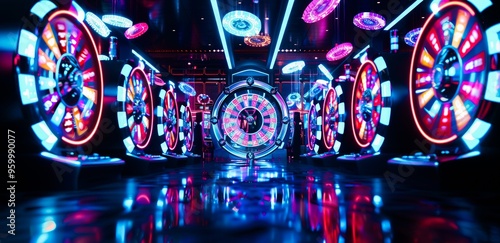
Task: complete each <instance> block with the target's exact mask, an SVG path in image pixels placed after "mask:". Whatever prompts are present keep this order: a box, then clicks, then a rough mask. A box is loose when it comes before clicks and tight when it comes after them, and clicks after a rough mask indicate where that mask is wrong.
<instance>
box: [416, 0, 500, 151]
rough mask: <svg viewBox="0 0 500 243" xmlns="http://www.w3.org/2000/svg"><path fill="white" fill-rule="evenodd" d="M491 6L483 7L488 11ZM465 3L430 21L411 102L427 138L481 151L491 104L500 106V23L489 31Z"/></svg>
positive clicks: (450, 5) (418, 48)
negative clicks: (498, 58)
mask: <svg viewBox="0 0 500 243" xmlns="http://www.w3.org/2000/svg"><path fill="white" fill-rule="evenodd" d="M486 7H487V5H479V6H478V8H477V9H481V11H483V10H484V9H485V8H486ZM477 9H476V8H475V7H474V6H472V5H470V4H468V3H464V2H449V3H446V4H444V5H443V6H441V8H440V10H439V11H438V12H439V15H434V14H433V15H431V16H430V17H429V18H428V19H427V21H426V22H425V24H424V26H423V28H422V30H421V33H420V38H419V39H418V41H417V43H416V46H415V49H414V52H413V58H412V66H411V71H410V84H409V87H410V100H411V110H412V114H413V118H414V120H415V123H416V125H417V128H418V130H419V132H420V133H421V134H422V136H423V137H424V138H426V139H427V140H429V141H430V142H432V143H433V144H436V145H438V146H442V147H452V146H453V147H456V146H457V145H459V144H461V141H462V142H463V143H464V144H465V145H466V149H473V148H474V147H476V146H477V145H478V144H479V142H480V139H481V138H482V137H483V136H484V135H485V134H486V132H487V131H488V130H489V128H490V127H491V124H490V123H489V122H487V121H486V120H485V119H486V117H487V116H488V114H490V110H491V102H490V101H494V102H498V101H499V96H500V94H498V92H497V90H498V87H500V81H499V72H498V67H496V70H491V69H492V67H491V66H490V64H489V63H490V59H491V60H493V58H490V56H489V55H498V53H499V52H500V50H499V48H498V47H497V45H498V43H499V37H498V35H497V33H498V32H499V30H500V25H499V24H496V25H494V26H492V27H490V28H489V29H487V30H486V31H484V27H485V26H483V24H482V21H481V20H480V19H479V18H478V15H479V11H478V10H477Z"/></svg>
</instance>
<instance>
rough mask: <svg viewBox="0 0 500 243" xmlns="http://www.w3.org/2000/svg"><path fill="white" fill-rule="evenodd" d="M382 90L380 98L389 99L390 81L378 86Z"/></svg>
mask: <svg viewBox="0 0 500 243" xmlns="http://www.w3.org/2000/svg"><path fill="white" fill-rule="evenodd" d="M380 86H381V88H382V90H381V91H382V92H381V93H382V94H381V95H382V97H391V82H390V81H385V82H382V83H381V84H380Z"/></svg>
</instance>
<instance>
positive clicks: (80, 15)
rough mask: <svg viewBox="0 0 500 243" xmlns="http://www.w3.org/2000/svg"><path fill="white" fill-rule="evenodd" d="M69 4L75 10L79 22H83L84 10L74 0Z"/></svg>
mask: <svg viewBox="0 0 500 243" xmlns="http://www.w3.org/2000/svg"><path fill="white" fill-rule="evenodd" d="M71 5H72V6H73V8H74V9H75V11H76V16H77V19H78V21H80V23H83V21H84V20H85V11H84V10H83V8H82V7H80V5H78V3H76V2H75V1H73V2H71Z"/></svg>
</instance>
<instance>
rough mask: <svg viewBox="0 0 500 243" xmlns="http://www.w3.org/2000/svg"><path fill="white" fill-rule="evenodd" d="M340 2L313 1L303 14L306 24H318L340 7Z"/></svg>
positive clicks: (332, 0) (327, 0) (330, 0)
mask: <svg viewBox="0 0 500 243" xmlns="http://www.w3.org/2000/svg"><path fill="white" fill-rule="evenodd" d="M339 3H340V0H313V1H311V3H309V5H307V7H306V9H305V10H304V12H303V13H302V19H303V20H304V22H306V23H308V24H310V23H315V22H318V21H320V20H322V19H324V18H325V17H326V16H328V15H329V14H330V13H331V12H333V10H335V8H336V7H337V6H338V5H339Z"/></svg>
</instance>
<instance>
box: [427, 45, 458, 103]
mask: <svg viewBox="0 0 500 243" xmlns="http://www.w3.org/2000/svg"><path fill="white" fill-rule="evenodd" d="M436 60H437V61H436V63H435V64H434V67H433V70H432V77H433V81H432V86H433V87H434V89H435V90H436V91H437V92H436V95H437V96H438V97H439V99H440V100H441V101H443V102H446V101H448V100H451V99H453V97H455V96H456V95H457V93H458V87H459V86H460V82H461V74H462V65H461V63H462V61H461V58H460V55H459V54H458V52H457V50H456V49H455V48H452V47H447V48H444V49H443V50H441V52H440V53H439V54H438V57H437V59H436Z"/></svg>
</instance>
